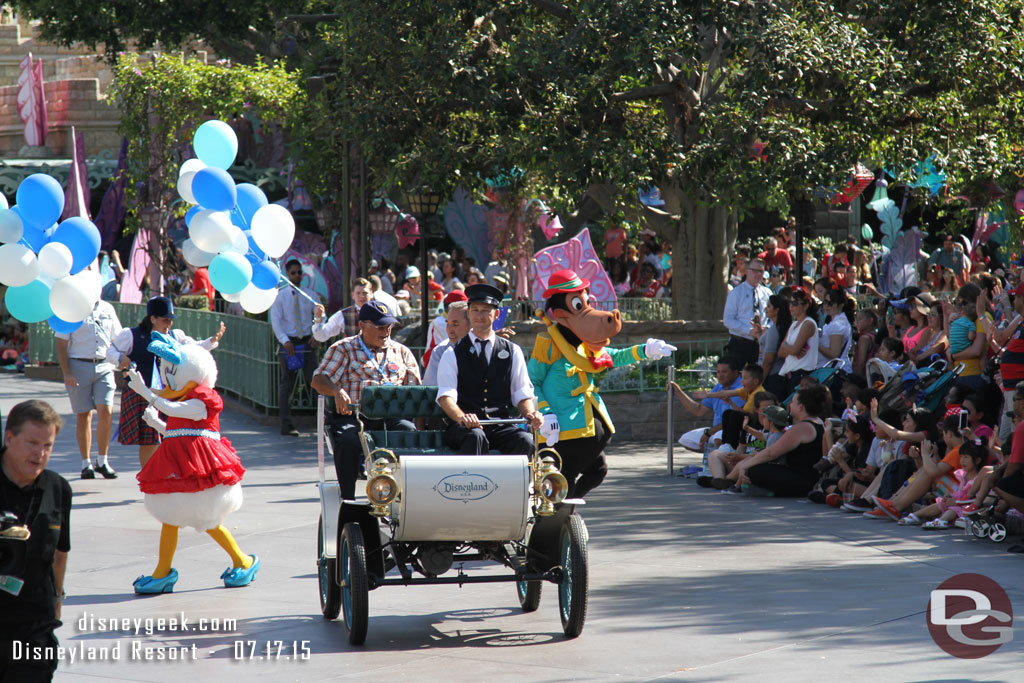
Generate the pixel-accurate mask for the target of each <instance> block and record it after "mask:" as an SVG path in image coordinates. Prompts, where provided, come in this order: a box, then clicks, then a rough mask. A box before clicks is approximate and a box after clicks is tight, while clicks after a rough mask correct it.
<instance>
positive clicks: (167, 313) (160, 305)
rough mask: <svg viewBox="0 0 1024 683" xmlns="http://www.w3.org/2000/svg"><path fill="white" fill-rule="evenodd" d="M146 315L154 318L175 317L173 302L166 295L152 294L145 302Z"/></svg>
mask: <svg viewBox="0 0 1024 683" xmlns="http://www.w3.org/2000/svg"><path fill="white" fill-rule="evenodd" d="M146 315H147V316H153V317H155V318H177V317H178V316H176V315H174V302H173V301H171V300H170V299H169V298H167V297H166V296H154V297H153V298H152V299H150V300H149V301H147V302H146Z"/></svg>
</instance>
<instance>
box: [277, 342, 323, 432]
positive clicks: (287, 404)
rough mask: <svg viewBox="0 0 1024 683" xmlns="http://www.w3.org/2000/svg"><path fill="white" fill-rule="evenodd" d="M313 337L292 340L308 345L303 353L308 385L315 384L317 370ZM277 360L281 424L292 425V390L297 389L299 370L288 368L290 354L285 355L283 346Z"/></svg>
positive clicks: (303, 365) (303, 369)
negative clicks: (314, 377) (311, 341)
mask: <svg viewBox="0 0 1024 683" xmlns="http://www.w3.org/2000/svg"><path fill="white" fill-rule="evenodd" d="M311 339H312V337H302V338H301V339H300V338H294V339H292V340H291V342H292V344H305V346H306V350H305V352H304V353H303V355H302V374H303V375H304V376H305V377H306V386H312V385H313V373H314V372H315V371H316V350H315V349H311V348H310V347H309V343H310V340H311ZM277 362H278V363H279V365H280V373H279V375H278V376H279V378H280V389H279V391H278V397H277V404H278V414H279V415H280V416H281V426H282V427H290V426H291V424H292V391H293V390H294V389H295V378H296V377H297V376H298V374H299V371H298V370H289V369H288V356H286V355H285V353H284V348H283V347H282V348H281V349H279V350H278V352H277Z"/></svg>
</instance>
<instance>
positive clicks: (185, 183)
mask: <svg viewBox="0 0 1024 683" xmlns="http://www.w3.org/2000/svg"><path fill="white" fill-rule="evenodd" d="M195 177H196V174H195V172H194V171H189V172H188V173H182V174H181V175H180V176H178V194H179V195H181V198H182V199H184V200H185V201H186V202H188V203H189V204H198V203H199V202H197V201H196V197H195V195H194V194H192V179H193V178H195Z"/></svg>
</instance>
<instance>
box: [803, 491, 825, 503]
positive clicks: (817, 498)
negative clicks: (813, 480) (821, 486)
mask: <svg viewBox="0 0 1024 683" xmlns="http://www.w3.org/2000/svg"><path fill="white" fill-rule="evenodd" d="M807 500H809V501H811V502H812V503H819V504H822V503H824V502H825V492H824V491H818V490H814V491H811V492H810V493H808V494H807Z"/></svg>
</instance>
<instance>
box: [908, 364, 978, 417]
mask: <svg viewBox="0 0 1024 683" xmlns="http://www.w3.org/2000/svg"><path fill="white" fill-rule="evenodd" d="M936 362H938V361H936ZM943 365H945V363H943ZM965 367H966V365H965V364H964V363H957V364H956V367H954V368H953V369H952V370H946V371H945V372H943V373H941V374H940V375H938V376H937V377H933V378H931V381H929V382H928V383H927V384H925V383H922V384H921V385H919V386H918V388H917V405H918V406H920V407H922V408H924V409H925V410H927V411H928V412H930V413H934V412H936V411H938V410H939V408H940V407H941V406H942V405H943V403H944V402H945V400H946V394H947V393H949V388H950V387H951V386H953V383H954V382H956V378H957V377H959V376H960V373H961V372H963V371H964V368H965Z"/></svg>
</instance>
